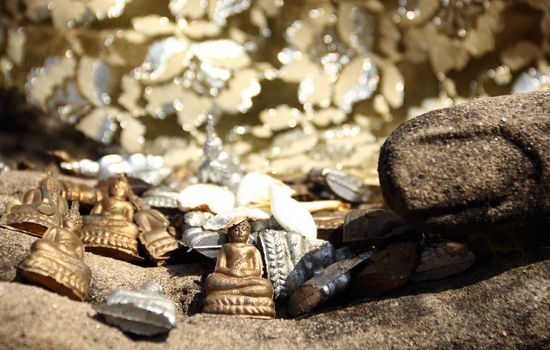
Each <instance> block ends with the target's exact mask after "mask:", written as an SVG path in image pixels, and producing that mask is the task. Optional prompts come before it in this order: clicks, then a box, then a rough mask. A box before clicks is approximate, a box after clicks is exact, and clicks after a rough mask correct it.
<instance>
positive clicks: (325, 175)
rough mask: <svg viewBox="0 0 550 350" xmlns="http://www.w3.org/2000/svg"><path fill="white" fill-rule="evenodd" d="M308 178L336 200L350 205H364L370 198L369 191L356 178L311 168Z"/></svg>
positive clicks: (335, 171)
mask: <svg viewBox="0 0 550 350" xmlns="http://www.w3.org/2000/svg"><path fill="white" fill-rule="evenodd" d="M309 177H310V179H311V180H312V181H315V182H318V183H320V184H322V185H324V186H325V187H326V188H327V189H328V190H330V191H331V192H332V193H333V194H334V195H336V196H337V197H338V198H341V199H343V200H345V201H348V202H351V203H365V202H368V200H369V199H370V197H371V191H370V189H369V188H368V187H367V186H366V184H364V183H363V182H362V181H361V180H360V179H358V178H357V177H355V176H353V175H351V174H347V173H345V172H343V171H340V170H336V169H330V168H313V169H312V170H311V171H310V173H309Z"/></svg>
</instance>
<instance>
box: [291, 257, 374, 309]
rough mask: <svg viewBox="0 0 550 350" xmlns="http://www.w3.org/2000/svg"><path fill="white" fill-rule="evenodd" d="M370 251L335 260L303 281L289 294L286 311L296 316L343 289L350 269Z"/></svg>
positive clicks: (347, 282)
mask: <svg viewBox="0 0 550 350" xmlns="http://www.w3.org/2000/svg"><path fill="white" fill-rule="evenodd" d="M371 254H372V251H371V252H368V253H367V254H362V255H360V256H356V257H353V258H349V259H344V260H340V261H337V262H335V263H334V264H332V265H330V266H328V267H327V268H326V269H324V270H323V271H322V272H321V273H320V274H318V275H317V276H315V277H313V278H312V279H310V280H308V281H307V282H305V283H304V284H303V285H302V286H300V287H299V288H298V289H297V290H296V291H295V292H294V293H292V295H291V296H290V299H289V302H288V312H289V314H290V315H291V316H298V315H300V314H303V313H307V312H310V311H311V310H313V309H314V308H316V307H318V306H319V305H321V304H323V303H325V302H327V301H328V300H329V299H331V298H332V297H334V296H335V295H337V294H339V293H341V292H343V291H345V290H346V289H347V287H348V286H349V285H350V283H351V274H350V271H351V270H352V269H353V268H354V267H356V266H357V265H359V264H361V263H362V262H363V261H365V259H367V258H368V257H369V256H370V255H371Z"/></svg>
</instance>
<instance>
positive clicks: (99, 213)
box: [81, 175, 143, 261]
mask: <svg viewBox="0 0 550 350" xmlns="http://www.w3.org/2000/svg"><path fill="white" fill-rule="evenodd" d="M134 197H135V195H134V194H133V193H132V190H131V189H130V185H129V184H128V181H127V179H126V177H125V176H122V175H119V176H117V177H116V181H112V182H111V183H110V185H109V191H108V196H105V197H103V198H102V199H101V200H100V201H99V202H98V203H97V204H96V205H95V206H94V207H93V208H92V211H91V215H90V216H88V217H87V218H85V220H84V226H83V227H82V230H81V238H82V243H84V246H85V247H86V249H87V250H89V251H91V252H93V253H97V254H100V255H105V256H108V257H112V258H116V259H121V260H126V261H141V260H143V257H141V256H140V255H139V250H138V235H139V229H138V227H137V226H136V225H135V224H134V223H133V220H134V205H133V204H132V202H131V200H132V198H134Z"/></svg>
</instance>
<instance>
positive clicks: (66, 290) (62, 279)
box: [19, 241, 92, 301]
mask: <svg viewBox="0 0 550 350" xmlns="http://www.w3.org/2000/svg"><path fill="white" fill-rule="evenodd" d="M44 245H48V248H41V246H44ZM35 246H36V251H34V252H33V253H32V254H30V255H29V256H27V258H26V259H25V260H23V262H21V264H20V265H19V272H20V274H21V275H22V276H23V277H24V278H25V279H26V280H27V281H29V282H31V283H35V284H38V285H41V286H43V287H45V288H47V289H50V290H52V291H54V292H56V293H58V294H61V295H64V296H66V297H68V298H70V299H73V300H77V301H84V300H86V297H87V296H88V288H89V285H90V281H91V279H92V274H91V271H90V268H89V267H88V266H87V265H86V264H85V263H84V262H83V261H81V260H79V259H77V258H75V257H72V256H70V255H68V254H65V253H64V252H62V251H61V250H58V249H57V248H55V245H53V244H52V243H50V242H44V241H38V242H36V243H35Z"/></svg>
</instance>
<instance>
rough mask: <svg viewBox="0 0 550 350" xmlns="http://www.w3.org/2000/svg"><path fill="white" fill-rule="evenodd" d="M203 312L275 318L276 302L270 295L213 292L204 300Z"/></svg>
mask: <svg viewBox="0 0 550 350" xmlns="http://www.w3.org/2000/svg"><path fill="white" fill-rule="evenodd" d="M203 312H206V313H209V314H224V315H233V316H244V317H253V318H274V317H275V303H274V302H273V299H272V298H269V297H248V296H244V295H238V294H223V293H213V294H209V295H208V296H207V297H206V299H205V300H204V307H203Z"/></svg>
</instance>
